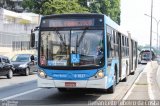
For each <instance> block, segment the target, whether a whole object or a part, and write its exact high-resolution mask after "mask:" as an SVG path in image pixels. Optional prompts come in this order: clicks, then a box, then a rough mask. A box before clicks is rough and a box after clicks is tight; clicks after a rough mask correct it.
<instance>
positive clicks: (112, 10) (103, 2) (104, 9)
mask: <svg viewBox="0 0 160 106" xmlns="http://www.w3.org/2000/svg"><path fill="white" fill-rule="evenodd" d="M89 8H90V9H89V10H90V12H92V13H102V14H106V15H107V16H109V17H110V18H111V19H112V20H114V21H115V22H117V23H118V24H120V0H97V1H95V2H93V3H92V4H91V6H90V7H89Z"/></svg>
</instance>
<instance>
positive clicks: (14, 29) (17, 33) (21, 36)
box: [0, 20, 37, 51]
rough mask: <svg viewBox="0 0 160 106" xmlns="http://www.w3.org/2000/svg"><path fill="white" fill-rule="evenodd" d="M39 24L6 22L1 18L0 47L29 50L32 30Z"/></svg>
mask: <svg viewBox="0 0 160 106" xmlns="http://www.w3.org/2000/svg"><path fill="white" fill-rule="evenodd" d="M36 26H37V25H33V24H30V25H21V24H16V23H12V24H6V23H2V20H0V47H8V48H12V50H14V51H15V50H29V49H31V48H30V42H29V41H30V32H31V29H33V28H35V27H36Z"/></svg>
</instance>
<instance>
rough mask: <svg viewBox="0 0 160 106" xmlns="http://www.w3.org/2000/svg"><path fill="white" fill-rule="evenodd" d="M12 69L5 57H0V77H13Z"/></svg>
mask: <svg viewBox="0 0 160 106" xmlns="http://www.w3.org/2000/svg"><path fill="white" fill-rule="evenodd" d="M13 71H14V67H13V65H12V64H11V62H10V60H9V58H8V57H6V56H2V55H0V76H7V78H8V79H11V78H12V77H13Z"/></svg>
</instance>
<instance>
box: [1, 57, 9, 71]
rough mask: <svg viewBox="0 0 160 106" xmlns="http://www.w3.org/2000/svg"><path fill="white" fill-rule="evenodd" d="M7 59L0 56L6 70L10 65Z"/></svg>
mask: <svg viewBox="0 0 160 106" xmlns="http://www.w3.org/2000/svg"><path fill="white" fill-rule="evenodd" d="M9 64H10V63H9V60H8V59H7V58H4V57H2V65H3V70H4V71H8V70H10V65H9Z"/></svg>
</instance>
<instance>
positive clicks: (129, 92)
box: [122, 72, 143, 100]
mask: <svg viewBox="0 0 160 106" xmlns="http://www.w3.org/2000/svg"><path fill="white" fill-rule="evenodd" d="M142 73H143V72H141V73H140V75H139V76H138V78H137V79H136V81H135V82H134V84H133V85H132V87H131V88H130V90H129V91H128V92H127V94H126V95H125V96H124V97H123V99H122V100H127V98H128V97H129V95H130V94H131V91H132V90H133V88H134V87H135V83H136V82H138V80H139V78H140V77H141V76H142Z"/></svg>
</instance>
